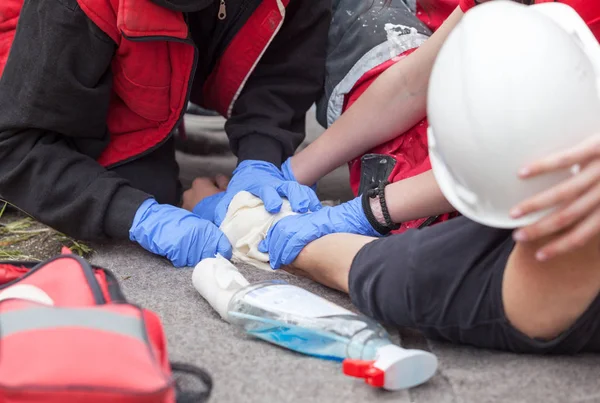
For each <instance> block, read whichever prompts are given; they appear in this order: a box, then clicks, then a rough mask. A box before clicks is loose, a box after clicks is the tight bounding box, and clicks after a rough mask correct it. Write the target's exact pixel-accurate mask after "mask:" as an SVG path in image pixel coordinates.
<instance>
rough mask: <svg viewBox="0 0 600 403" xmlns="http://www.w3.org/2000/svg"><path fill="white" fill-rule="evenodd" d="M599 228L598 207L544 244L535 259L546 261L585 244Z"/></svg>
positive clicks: (599, 214)
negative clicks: (569, 228)
mask: <svg viewBox="0 0 600 403" xmlns="http://www.w3.org/2000/svg"><path fill="white" fill-rule="evenodd" d="M599 230H600V209H598V210H596V211H595V212H594V213H593V214H592V215H590V216H589V217H587V218H586V219H585V220H583V221H581V222H580V223H579V224H578V225H577V226H575V228H573V230H571V231H569V232H568V233H567V234H565V235H564V236H562V237H560V238H558V239H556V240H555V241H553V242H551V243H549V244H547V245H545V246H544V247H543V248H541V249H540V250H538V252H537V253H536V256H535V257H536V259H537V260H540V261H546V260H549V259H552V258H554V257H556V256H558V255H562V254H564V253H567V252H570V251H573V250H575V249H578V248H581V247H583V246H585V245H586V244H587V243H588V242H590V241H592V240H593V239H594V237H596V236H597V234H598V232H599Z"/></svg>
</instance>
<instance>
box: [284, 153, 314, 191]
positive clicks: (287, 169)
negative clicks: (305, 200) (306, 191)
mask: <svg viewBox="0 0 600 403" xmlns="http://www.w3.org/2000/svg"><path fill="white" fill-rule="evenodd" d="M291 160H292V157H290V158H288V159H287V160H285V162H284V163H283V164H282V165H281V173H282V174H283V178H284V179H285V180H286V181H294V182H298V180H296V175H294V171H293V170H292V163H291ZM310 188H311V189H312V190H314V191H315V192H316V191H317V184H316V183H315V184H314V185H312V186H310Z"/></svg>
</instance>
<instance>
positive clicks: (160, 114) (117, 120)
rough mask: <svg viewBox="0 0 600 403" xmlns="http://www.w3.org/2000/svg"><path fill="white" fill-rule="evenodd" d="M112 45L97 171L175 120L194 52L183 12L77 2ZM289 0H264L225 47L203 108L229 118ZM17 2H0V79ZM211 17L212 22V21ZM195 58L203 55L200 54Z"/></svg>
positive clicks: (136, 0)
mask: <svg viewBox="0 0 600 403" xmlns="http://www.w3.org/2000/svg"><path fill="white" fill-rule="evenodd" d="M78 3H79V6H80V7H81V9H82V10H83V11H84V12H85V14H86V15H87V16H88V18H89V19H90V20H92V21H93V22H94V23H95V24H96V25H97V26H98V27H99V28H100V29H101V30H102V31H104V32H105V33H106V34H107V35H108V36H109V37H110V38H112V40H113V41H115V43H116V44H117V51H116V53H115V56H114V59H113V62H112V72H113V92H112V96H111V100H110V108H109V112H108V119H107V124H108V131H109V133H110V143H109V145H108V147H107V148H106V149H105V150H104V152H103V153H102V155H101V156H100V157H99V158H98V162H99V163H100V164H102V165H104V166H107V167H108V166H112V165H115V164H119V163H123V162H125V161H127V160H130V159H133V158H135V157H137V156H139V155H140V154H142V153H145V152H148V151H149V150H152V149H153V148H155V147H157V146H159V145H160V144H161V143H162V142H163V141H165V139H166V138H167V137H168V136H169V134H170V133H171V131H172V130H173V128H174V127H175V126H176V124H177V123H178V121H179V120H180V118H181V116H182V114H183V112H184V110H185V106H186V104H187V101H188V95H189V92H190V89H191V84H192V76H193V73H194V59H195V48H194V46H193V43H192V42H191V40H189V39H188V27H187V24H186V23H185V21H184V18H183V14H182V13H179V12H175V11H171V10H168V9H165V8H163V7H160V6H158V5H156V4H154V3H152V2H151V1H150V0H78ZM288 3H289V0H263V1H261V4H260V5H259V6H258V7H257V9H256V10H255V11H254V13H253V14H252V16H251V17H250V18H249V19H248V20H247V21H246V23H245V25H244V26H243V27H242V28H241V29H240V30H239V31H238V33H237V35H236V36H235V37H234V38H233V39H232V40H231V42H230V43H229V44H227V45H226V48H225V49H224V52H223V53H222V55H221V57H220V59H219V60H218V61H217V63H216V64H215V68H214V70H213V71H212V72H211V74H210V75H209V77H208V79H207V80H206V84H205V85H204V88H203V93H204V97H205V99H204V102H203V104H204V106H206V107H208V108H211V109H214V110H216V111H218V112H220V113H221V114H223V115H224V116H229V115H230V114H231V110H232V108H233V105H234V103H235V101H236V99H237V97H238V96H239V94H240V93H241V91H242V89H243V86H244V84H245V83H246V81H247V79H248V77H249V76H250V74H251V73H252V71H253V70H254V68H255V67H256V65H257V63H258V61H259V60H260V58H261V56H262V55H263V53H264V52H265V50H266V49H267V47H268V46H269V44H270V43H271V41H272V40H273V38H274V37H275V35H276V34H277V32H278V31H279V28H280V27H281V25H282V24H283V19H284V16H285V7H286V6H287V4H288ZM22 4H23V0H0V75H1V74H2V70H3V68H4V65H5V64H6V60H7V58H8V53H9V51H10V47H11V44H12V41H13V38H14V34H15V29H16V25H17V20H18V17H19V12H20V10H21V7H22ZM215 18H216V17H215ZM199 57H202V55H199Z"/></svg>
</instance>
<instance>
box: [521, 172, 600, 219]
mask: <svg viewBox="0 0 600 403" xmlns="http://www.w3.org/2000/svg"><path fill="white" fill-rule="evenodd" d="M599 179H600V163H598V162H597V161H595V162H593V163H590V164H589V165H588V166H586V167H585V169H584V170H583V171H581V172H580V173H578V174H577V175H575V176H573V177H572V178H570V179H568V180H566V181H564V182H562V183H560V184H558V185H557V186H554V187H552V188H550V189H548V190H546V191H545V192H542V193H540V194H538V195H535V196H534V197H531V198H530V199H528V200H526V201H524V202H523V203H521V204H519V205H518V206H516V207H515V208H514V209H512V210H511V212H510V214H511V216H512V217H513V218H519V217H522V216H524V215H527V214H530V213H533V212H536V211H539V210H544V209H547V208H550V207H554V206H557V205H558V204H560V203H564V202H566V201H569V200H573V199H575V198H576V197H578V196H579V195H581V194H582V193H583V192H585V191H586V190H587V189H589V188H590V187H591V186H593V185H594V184H595V183H597V182H598V180H599Z"/></svg>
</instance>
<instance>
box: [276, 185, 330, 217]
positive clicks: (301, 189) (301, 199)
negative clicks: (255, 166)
mask: <svg viewBox="0 0 600 403" xmlns="http://www.w3.org/2000/svg"><path fill="white" fill-rule="evenodd" d="M278 193H279V194H280V195H281V196H283V197H286V198H287V199H288V200H289V202H290V206H291V208H292V211H293V212H295V213H300V214H304V213H307V212H308V211H309V210H310V211H319V210H320V209H321V208H322V206H321V201H320V200H319V198H318V197H317V195H316V193H315V192H314V191H313V190H312V189H311V188H309V187H308V186H304V185H301V184H299V183H297V182H292V181H288V182H284V183H282V184H281V185H280V186H279V188H278Z"/></svg>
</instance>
